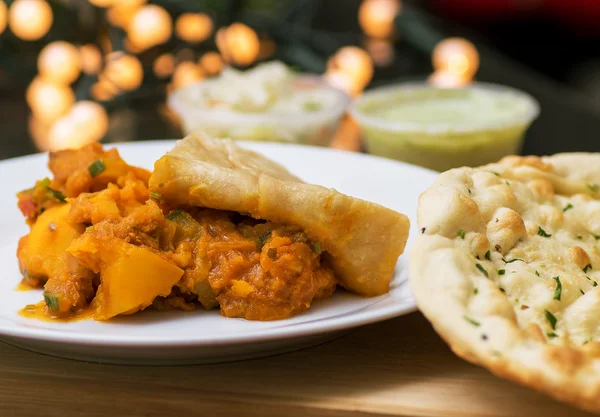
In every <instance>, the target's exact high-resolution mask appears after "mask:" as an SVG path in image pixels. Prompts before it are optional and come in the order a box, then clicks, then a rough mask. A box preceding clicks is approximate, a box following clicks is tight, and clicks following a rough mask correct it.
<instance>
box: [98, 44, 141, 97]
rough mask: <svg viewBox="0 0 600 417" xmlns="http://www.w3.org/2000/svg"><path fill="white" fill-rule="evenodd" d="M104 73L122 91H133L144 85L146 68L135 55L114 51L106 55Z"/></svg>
mask: <svg viewBox="0 0 600 417" xmlns="http://www.w3.org/2000/svg"><path fill="white" fill-rule="evenodd" d="M104 75H105V76H106V78H108V80H110V81H111V82H112V83H114V84H115V85H116V86H117V88H119V89H120V90H122V91H133V90H135V89H137V88H138V87H139V86H140V85H142V81H143V79H144V70H143V68H142V64H141V63H140V61H139V60H138V59H137V58H136V57H134V56H133V55H128V54H124V53H122V52H113V53H111V54H109V55H108V56H107V57H106V67H105V68H104Z"/></svg>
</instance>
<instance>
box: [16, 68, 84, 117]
mask: <svg viewBox="0 0 600 417" xmlns="http://www.w3.org/2000/svg"><path fill="white" fill-rule="evenodd" d="M25 99H26V101H27V104H28V105H29V108H30V109H31V112H32V113H33V115H34V117H35V118H37V119H39V120H41V121H43V122H51V121H53V120H56V119H58V118H59V117H61V116H62V115H64V114H66V113H67V112H68V111H69V110H70V109H71V107H72V106H73V103H74V102H75V94H74V93H73V91H72V90H71V89H70V88H69V87H68V86H65V85H63V84H59V83H56V82H52V81H50V80H46V79H43V78H42V77H40V76H38V77H36V78H34V80H33V81H32V82H31V84H30V85H29V87H28V88H27V91H26V93H25Z"/></svg>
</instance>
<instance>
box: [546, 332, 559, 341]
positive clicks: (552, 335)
mask: <svg viewBox="0 0 600 417" xmlns="http://www.w3.org/2000/svg"><path fill="white" fill-rule="evenodd" d="M546 336H548V338H549V339H554V338H555V337H558V335H557V334H556V333H554V332H548V333H546Z"/></svg>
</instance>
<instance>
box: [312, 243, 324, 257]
mask: <svg viewBox="0 0 600 417" xmlns="http://www.w3.org/2000/svg"><path fill="white" fill-rule="evenodd" d="M312 250H313V252H314V253H316V254H317V255H320V254H321V252H322V250H321V244H320V243H319V242H316V243H313V244H312Z"/></svg>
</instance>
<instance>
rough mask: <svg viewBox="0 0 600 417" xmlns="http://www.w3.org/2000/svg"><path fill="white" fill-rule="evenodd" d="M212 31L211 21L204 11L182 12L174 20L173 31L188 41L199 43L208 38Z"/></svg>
mask: <svg viewBox="0 0 600 417" xmlns="http://www.w3.org/2000/svg"><path fill="white" fill-rule="evenodd" d="M212 31H213V22H212V20H211V18H210V17H208V15H206V14H204V13H183V14H182V15H181V16H179V18H177V21H176V22H175V33H176V34H177V36H178V37H179V38H180V39H183V40H184V41H186V42H189V43H200V42H203V41H205V40H206V39H208V38H209V37H210V35H211V33H212Z"/></svg>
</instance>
